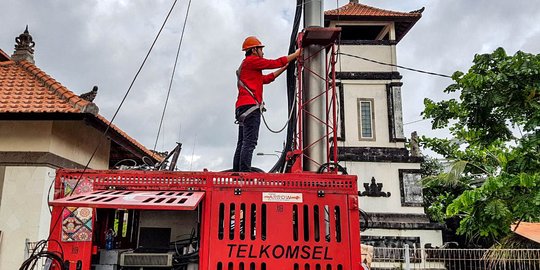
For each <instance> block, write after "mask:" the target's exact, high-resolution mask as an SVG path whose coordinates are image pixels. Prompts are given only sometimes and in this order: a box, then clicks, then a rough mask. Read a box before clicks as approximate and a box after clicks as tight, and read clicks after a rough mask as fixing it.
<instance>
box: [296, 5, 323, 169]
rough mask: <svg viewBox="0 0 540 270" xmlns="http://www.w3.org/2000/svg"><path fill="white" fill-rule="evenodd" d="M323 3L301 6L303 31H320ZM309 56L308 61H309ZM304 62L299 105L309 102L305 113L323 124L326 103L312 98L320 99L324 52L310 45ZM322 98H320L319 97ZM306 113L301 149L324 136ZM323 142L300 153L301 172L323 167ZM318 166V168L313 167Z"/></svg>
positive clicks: (318, 123)
mask: <svg viewBox="0 0 540 270" xmlns="http://www.w3.org/2000/svg"><path fill="white" fill-rule="evenodd" d="M323 11H324V6H323V1H322V0H310V1H306V2H305V5H304V27H306V28H307V27H324V17H323ZM311 56H312V57H311ZM303 57H304V58H306V57H310V59H309V60H308V61H306V63H305V67H306V69H307V70H311V71H312V72H309V71H306V69H304V74H303V77H304V79H303V81H304V87H303V89H304V93H303V95H302V96H303V101H304V102H305V101H310V102H309V104H307V105H306V106H305V110H306V111H307V112H308V113H309V114H312V115H314V116H315V117H317V118H318V119H323V120H326V114H325V110H326V106H325V105H326V101H325V100H324V98H315V97H316V96H317V95H320V94H321V93H322V92H323V91H324V89H325V81H324V80H322V79H320V78H319V77H317V76H316V75H319V76H321V77H323V78H326V77H327V76H326V74H325V61H324V60H325V59H326V57H325V50H324V49H322V46H320V45H310V46H308V47H307V48H305V50H304V55H303ZM323 97H324V95H323ZM308 113H304V117H303V119H304V123H303V127H304V129H303V130H304V133H303V135H302V136H303V137H304V139H303V145H304V146H307V145H311V144H313V143H314V142H316V141H318V140H320V139H321V138H322V137H323V136H324V135H325V126H324V125H323V124H321V123H320V122H318V121H317V119H314V118H313V117H311V116H310V115H308ZM324 142H325V140H321V141H319V142H318V143H316V144H314V145H313V146H311V147H309V148H306V149H304V155H305V156H306V157H304V162H303V165H304V170H305V171H312V172H314V171H317V169H318V167H319V166H320V165H321V164H322V163H324V161H325V159H326V153H325V152H326V147H325V144H324ZM317 163H318V164H317Z"/></svg>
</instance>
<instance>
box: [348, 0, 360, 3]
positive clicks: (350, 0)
mask: <svg viewBox="0 0 540 270" xmlns="http://www.w3.org/2000/svg"><path fill="white" fill-rule="evenodd" d="M349 2H351V3H353V4H358V3H359V2H360V1H358V0H349Z"/></svg>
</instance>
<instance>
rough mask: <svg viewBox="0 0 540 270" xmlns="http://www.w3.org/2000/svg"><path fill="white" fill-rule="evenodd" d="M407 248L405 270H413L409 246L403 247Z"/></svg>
mask: <svg viewBox="0 0 540 270" xmlns="http://www.w3.org/2000/svg"><path fill="white" fill-rule="evenodd" d="M403 246H404V247H405V270H411V252H410V250H409V245H408V244H405V245H403Z"/></svg>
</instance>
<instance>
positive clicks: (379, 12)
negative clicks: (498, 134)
mask: <svg viewBox="0 0 540 270" xmlns="http://www.w3.org/2000/svg"><path fill="white" fill-rule="evenodd" d="M423 11H424V8H421V9H419V10H415V11H411V12H399V11H391V10H386V9H380V8H376V7H370V6H367V5H363V4H359V3H352V2H349V3H348V4H346V5H344V6H342V7H340V8H337V9H333V10H327V11H325V12H324V20H325V21H326V23H327V24H328V22H329V21H331V20H332V21H336V20H343V21H392V22H394V23H395V26H396V40H397V41H398V42H399V41H400V40H401V39H402V38H403V37H404V36H405V34H407V32H409V30H411V28H412V27H413V26H414V24H415V23H416V22H417V21H418V20H419V19H420V18H421V17H422V12H423Z"/></svg>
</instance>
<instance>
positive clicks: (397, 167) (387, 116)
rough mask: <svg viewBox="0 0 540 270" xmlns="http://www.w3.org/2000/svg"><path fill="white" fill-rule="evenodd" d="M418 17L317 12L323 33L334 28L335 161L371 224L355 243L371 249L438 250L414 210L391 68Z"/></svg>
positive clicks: (435, 231)
mask: <svg viewBox="0 0 540 270" xmlns="http://www.w3.org/2000/svg"><path fill="white" fill-rule="evenodd" d="M422 11H423V9H421V10H417V11H412V12H396V11H389V10H383V9H378V8H374V7H370V6H366V5H363V4H359V3H358V1H354V0H352V1H351V2H350V3H348V4H346V5H345V6H342V7H340V8H338V9H334V10H328V11H326V12H325V24H326V26H330V27H341V28H342V32H341V39H340V41H339V51H340V53H341V55H340V57H339V58H338V63H337V64H336V70H337V78H338V80H339V82H340V84H339V91H338V93H339V100H340V102H339V105H340V106H339V107H340V108H339V109H340V112H339V113H340V121H341V123H340V126H339V129H340V130H339V143H338V144H339V147H338V149H339V150H338V152H339V161H340V164H341V165H342V166H343V167H346V168H347V171H348V173H349V174H355V175H357V176H358V187H359V189H360V190H359V192H360V207H361V209H362V210H364V211H366V212H367V213H368V214H369V216H370V218H371V222H370V223H369V226H368V229H367V230H366V231H365V232H362V234H361V236H362V243H364V244H370V245H373V246H376V247H402V246H403V244H409V246H411V247H414V246H416V247H420V246H422V247H423V246H424V245H425V244H428V243H430V244H432V245H433V246H440V245H441V244H442V235H441V229H442V227H441V225H439V224H435V223H430V222H429V220H428V218H427V216H426V214H425V213H424V208H423V205H422V204H423V198H422V188H421V186H420V183H419V180H420V162H421V161H422V159H421V157H418V156H412V155H411V154H410V153H409V151H408V150H407V149H406V147H405V143H406V138H405V135H404V134H403V121H402V105H401V87H402V85H403V83H402V82H401V77H402V76H401V75H400V73H399V72H398V71H397V68H396V66H395V65H396V46H397V44H398V43H399V41H400V40H401V39H402V38H403V37H404V36H405V34H406V33H407V32H408V31H409V30H410V29H411V28H412V27H413V25H414V24H415V23H416V22H417V21H418V20H419V19H420V18H421V16H422V15H421V14H422ZM376 62H379V63H376ZM381 63H385V64H381ZM410 91H411V90H409V92H410ZM419 98H420V97H419Z"/></svg>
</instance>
